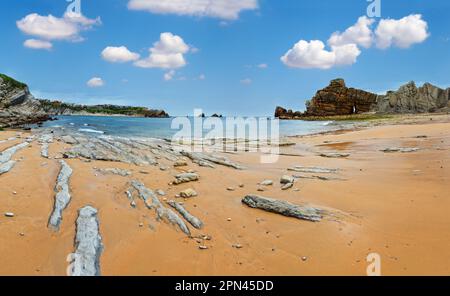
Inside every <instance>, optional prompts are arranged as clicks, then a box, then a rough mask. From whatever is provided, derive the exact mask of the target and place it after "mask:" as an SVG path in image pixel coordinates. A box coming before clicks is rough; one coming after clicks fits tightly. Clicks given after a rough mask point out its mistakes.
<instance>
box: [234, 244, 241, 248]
mask: <svg viewBox="0 0 450 296" xmlns="http://www.w3.org/2000/svg"><path fill="white" fill-rule="evenodd" d="M233 248H235V249H242V248H243V247H242V245H241V244H234V245H233Z"/></svg>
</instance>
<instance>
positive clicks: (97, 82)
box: [86, 77, 105, 87]
mask: <svg viewBox="0 0 450 296" xmlns="http://www.w3.org/2000/svg"><path fill="white" fill-rule="evenodd" d="M86 85H87V86H89V87H102V86H103V85H105V82H104V81H103V79H101V78H100V77H93V78H91V79H90V80H89V81H88V82H87V83H86Z"/></svg>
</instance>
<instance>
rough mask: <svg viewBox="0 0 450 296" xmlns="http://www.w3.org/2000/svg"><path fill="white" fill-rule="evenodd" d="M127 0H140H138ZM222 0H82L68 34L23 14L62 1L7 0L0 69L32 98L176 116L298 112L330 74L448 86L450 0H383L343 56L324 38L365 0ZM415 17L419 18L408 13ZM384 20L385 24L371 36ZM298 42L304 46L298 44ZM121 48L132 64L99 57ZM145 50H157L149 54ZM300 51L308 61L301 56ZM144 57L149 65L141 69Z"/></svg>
mask: <svg viewBox="0 0 450 296" xmlns="http://www.w3.org/2000/svg"><path fill="white" fill-rule="evenodd" d="M130 1H136V2H137V4H136V3H135V4H136V5H135V6H134V8H133V7H132V6H130V5H129V2H130ZM228 1H231V2H234V4H235V6H232V7H226V6H221V5H220V2H225V3H226V2H227V1H225V0H215V1H214V0H211V2H216V6H217V5H218V6H217V7H216V9H212V10H211V11H206V10H202V9H203V8H202V7H199V8H198V7H197V8H198V10H196V9H197V8H196V6H195V5H196V4H198V3H199V2H198V0H182V1H181V2H182V3H183V2H185V4H186V5H188V6H184V7H171V6H170V5H169V6H167V5H166V6H165V4H164V3H166V4H167V3H168V4H170V2H172V1H170V0H166V1H161V0H160V1H159V3H163V4H162V6H154V5H153V4H154V3H157V2H154V1H153V0H81V5H82V6H81V7H82V14H83V16H84V18H85V20H86V22H83V24H80V23H81V22H79V23H77V24H76V25H75V26H72V27H70V26H69V27H68V28H66V29H70V28H72V29H73V28H76V30H77V31H76V32H75V33H74V32H72V33H73V34H72V35H70V34H69V35H64V34H65V32H62V30H63V29H64V28H59V27H58V24H57V25H55V24H53V27H51V28H49V27H45V26H44V31H45V30H47V31H45V32H43V31H42V27H41V28H36V26H39V25H41V26H42V23H37V22H36V21H35V20H33V19H31V18H27V19H26V17H27V16H29V15H31V14H36V15H39V16H40V17H43V19H41V20H42V21H43V22H45V21H48V19H47V17H48V16H49V15H52V16H54V17H55V18H58V20H63V21H67V19H64V13H65V11H66V8H67V6H68V4H69V3H67V2H66V1H65V0H21V1H14V0H3V4H4V5H3V8H2V10H0V34H1V36H2V37H1V39H2V44H1V47H0V52H1V54H0V72H2V73H6V74H8V75H11V76H13V77H15V78H17V79H19V80H22V81H24V82H26V83H28V84H29V86H30V89H31V90H32V92H33V93H34V94H35V96H37V97H45V98H51V99H61V100H64V101H69V102H75V103H86V104H96V103H112V104H126V105H140V106H147V107H151V108H162V109H165V110H166V111H168V112H169V113H170V114H171V115H187V114H192V112H193V109H194V108H202V109H203V110H204V111H205V112H206V113H208V114H211V113H222V114H225V115H272V114H273V111H274V109H275V107H276V106H278V105H280V106H285V107H287V108H292V109H295V110H302V109H304V101H305V100H306V99H309V98H311V97H312V96H313V95H314V93H315V92H316V90H318V89H320V88H323V87H325V86H326V85H328V82H329V81H330V80H331V79H334V78H337V77H343V78H344V79H345V80H346V82H347V85H349V86H353V87H358V88H363V89H367V90H371V91H374V92H382V91H385V90H388V89H395V88H397V87H398V86H400V85H401V84H403V83H405V82H407V81H410V80H415V81H416V82H418V83H422V82H425V81H429V82H432V83H435V84H437V85H439V86H445V87H448V86H450V78H449V69H450V54H449V53H450V19H449V18H448V11H450V2H449V1H447V0H430V1H423V0H422V1H419V0H395V1H394V0H389V1H388V0H381V4H382V6H381V18H375V19H374V20H373V21H371V20H369V19H367V22H371V24H370V28H371V31H370V32H371V34H372V35H373V36H372V39H373V40H372V44H371V45H369V46H367V44H364V42H361V40H360V39H358V40H356V39H355V40H354V39H352V38H353V37H352V36H351V34H349V35H348V36H342V35H340V36H341V37H342V38H341V40H344V41H345V42H344V41H341V42H340V44H338V45H342V43H344V45H345V46H347V47H345V53H347V54H348V55H345V56H344V57H339V56H338V55H336V51H335V50H334V49H332V47H331V44H330V43H329V42H327V40H328V39H329V38H330V36H331V34H332V33H334V32H336V31H340V32H341V33H342V32H344V31H345V30H346V29H347V28H349V27H351V26H354V25H355V24H356V23H357V21H358V18H359V17H361V16H364V15H366V9H367V6H368V5H369V3H368V2H366V0H346V1H336V0H321V1H301V0H242V1H236V0H228ZM6 2H7V4H6ZM231 2H229V3H231ZM172 3H173V2H172ZM190 3H191V4H190ZM236 3H238V4H236ZM146 5H147V6H146ZM189 5H194V6H189ZM239 5H242V6H243V7H239ZM236 6H237V7H236ZM143 7H144V8H147V9H144V8H143ZM212 7H213V8H214V3H213V6H212ZM191 8H192V9H191ZM186 9H187V10H186ZM418 14H420V15H421V16H420V19H418V18H414V17H411V18H408V19H403V18H406V17H408V16H414V15H418ZM97 17H99V18H100V19H101V22H100V21H98V20H96V18H97ZM402 19H403V21H401V20H402ZM382 20H383V21H386V23H385V24H384V25H385V26H384V30H381V29H380V34H379V35H377V34H376V30H377V28H379V27H380V23H381V22H382ZM389 20H392V21H393V22H389ZM18 22H19V23H18ZM372 22H373V23H372ZM72 24H73V23H72ZM44 25H45V24H44ZM408 26H409V27H408ZM48 30H56V31H57V32H56V33H55V32H53V31H52V32H50V31H48ZM396 30H397V31H396ZM404 30H406V31H404ZM165 32H168V33H171V35H168V36H166V37H168V38H169V39H170V40H169V41H168V42H169V43H167V44H169V45H171V46H174V48H176V49H174V48H168V47H167V46H166V45H164V44H165V43H164V42H161V41H160V45H159V46H158V45H157V44H156V45H155V42H158V41H159V40H160V38H161V36H160V35H161V33H165ZM416 33H417V34H416ZM55 34H56V35H55ZM58 34H59V35H58ZM63 35H64V36H63ZM55 36H56V37H55ZM175 38H179V39H176V40H178V41H177V43H173V42H172V41H173V40H175ZM405 38H406V39H405ZM30 39H32V40H33V41H32V42H30V43H27V44H28V45H27V46H25V45H24V42H26V40H30ZM180 40H181V41H180ZM300 40H304V43H302V45H301V46H299V47H298V48H296V49H295V48H294V45H295V44H297V43H299V41H300ZM311 40H320V41H321V42H322V43H323V45H324V46H325V48H323V50H322V51H321V50H320V48H319V49H318V50H319V51H320V52H319V54H320V56H315V55H314V54H315V53H317V52H316V50H317V48H316V47H314V48H313V47H310V46H312V43H310V41H311ZM33 42H34V43H33ZM353 43H355V44H353ZM50 44H51V48H48V47H50ZM315 44H316V45H317V43H315ZM319 45H320V44H319ZM121 46H124V47H126V49H127V50H128V53H130V54H132V57H129V61H128V62H122V63H117V62H113V61H112V59H111V56H109V59H108V58H105V56H102V52H103V51H104V50H105V48H107V47H111V48H114V47H121ZM30 47H32V48H30ZM36 47H38V48H36ZM43 47H44V48H43ZM366 47H367V48H366ZM150 48H153V49H154V53H155V57H152V58H154V59H153V60H151V61H150V62H149V60H148V57H149V49H150ZM290 49H293V50H292V51H291V53H290V54H289V55H287V56H286V59H285V62H283V61H282V60H281V57H282V56H285V55H286V54H287V53H288V51H289V50H290ZM305 51H306V53H309V54H312V55H313V57H314V58H312V59H306V60H305V58H304V57H303V58H301V57H302V55H301V54H303V53H305ZM114 54H117V52H112V53H111V55H112V56H113V57H114ZM158 54H159V55H158ZM166 54H170V55H171V56H170V58H173V57H175V56H174V54H176V59H175V60H173V61H172V60H171V61H172V62H171V63H169V64H166V63H163V62H161V61H160V60H159V59H157V58H159V57H161V55H163V56H162V57H163V58H164V57H167V55H166ZM164 55H166V56H164ZM137 56H139V58H137ZM316 58H317V59H318V60H317V61H314V62H317V64H316V66H311V65H310V63H309V62H310V61H311V60H314V59H316ZM139 61H141V62H142V63H141V65H142V64H145V65H147V66H146V67H147V68H143V67H139V66H137V64H139ZM261 65H265V66H261ZM165 76H166V79H164V77H165ZM92 78H100V79H101V82H102V83H100V84H103V85H101V86H100V85H99V83H97V84H96V83H95V81H94V83H93V84H90V85H91V87H90V86H89V85H88V83H87V82H88V81H89V80H90V79H92ZM169 78H171V80H167V79H169ZM97 82H98V80H97ZM92 86H97V87H92Z"/></svg>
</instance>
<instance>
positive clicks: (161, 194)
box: [156, 189, 166, 196]
mask: <svg viewBox="0 0 450 296" xmlns="http://www.w3.org/2000/svg"><path fill="white" fill-rule="evenodd" d="M156 194H158V195H160V196H165V195H166V193H165V192H164V191H163V190H161V189H158V190H156Z"/></svg>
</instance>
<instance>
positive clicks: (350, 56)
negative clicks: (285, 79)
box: [281, 40, 361, 69]
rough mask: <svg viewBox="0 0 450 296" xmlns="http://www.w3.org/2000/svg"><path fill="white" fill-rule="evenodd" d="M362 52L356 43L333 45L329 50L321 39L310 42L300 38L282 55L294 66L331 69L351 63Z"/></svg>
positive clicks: (286, 61)
mask: <svg viewBox="0 0 450 296" xmlns="http://www.w3.org/2000/svg"><path fill="white" fill-rule="evenodd" d="M360 54H361V51H360V50H359V49H358V47H357V46H356V44H347V45H343V46H332V50H331V51H328V50H326V49H325V44H324V43H323V42H322V41H320V40H312V41H310V42H308V41H305V40H300V41H299V42H298V43H297V44H295V45H294V47H293V48H292V49H290V50H289V51H288V52H287V53H286V54H285V55H284V56H282V57H281V61H282V62H283V63H284V64H285V65H287V66H289V67H292V68H303V69H311V68H318V69H329V68H331V67H334V66H340V65H351V64H353V63H355V62H356V59H357V57H358V56H359V55H360Z"/></svg>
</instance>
